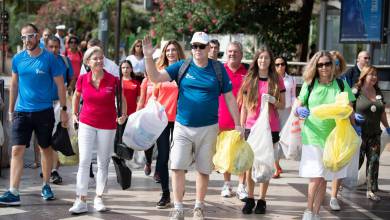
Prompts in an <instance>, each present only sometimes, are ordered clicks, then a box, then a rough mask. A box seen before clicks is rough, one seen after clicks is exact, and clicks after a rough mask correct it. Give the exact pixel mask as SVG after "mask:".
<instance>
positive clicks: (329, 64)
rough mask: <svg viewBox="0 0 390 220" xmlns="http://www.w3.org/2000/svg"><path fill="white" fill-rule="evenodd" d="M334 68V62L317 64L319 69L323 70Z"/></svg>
mask: <svg viewBox="0 0 390 220" xmlns="http://www.w3.org/2000/svg"><path fill="white" fill-rule="evenodd" d="M330 66H332V62H330V61H329V62H326V63H317V68H320V69H321V68H323V67H330Z"/></svg>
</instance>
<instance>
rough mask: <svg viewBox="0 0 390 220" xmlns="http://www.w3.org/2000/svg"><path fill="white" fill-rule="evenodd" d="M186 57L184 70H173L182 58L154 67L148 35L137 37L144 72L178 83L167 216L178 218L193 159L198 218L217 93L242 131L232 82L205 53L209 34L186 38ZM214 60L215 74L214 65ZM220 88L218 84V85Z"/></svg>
mask: <svg viewBox="0 0 390 220" xmlns="http://www.w3.org/2000/svg"><path fill="white" fill-rule="evenodd" d="M191 48H192V50H191V51H192V55H193V56H192V61H191V62H190V63H189V66H188V68H186V69H187V70H186V71H185V72H184V75H183V76H182V77H181V78H180V79H179V72H180V69H181V67H182V65H184V64H185V62H186V61H184V60H182V61H179V62H176V63H175V64H172V65H170V66H168V67H167V68H166V69H164V70H161V71H160V72H159V71H158V70H157V69H156V67H155V64H154V63H153V58H152V54H153V48H152V43H151V40H150V37H149V36H146V37H145V38H144V40H143V52H144V57H145V64H146V72H147V74H148V76H149V79H150V80H151V81H152V82H154V83H158V82H164V81H172V80H176V82H177V83H178V85H179V98H178V106H177V115H176V121H175V128H174V131H173V145H172V148H171V154H170V157H169V158H171V167H170V168H171V170H172V188H173V197H174V206H175V207H174V211H173V212H172V213H171V219H184V209H183V197H184V189H185V172H186V171H187V170H189V168H190V166H191V165H192V164H193V162H195V168H196V170H197V177H196V201H195V207H194V212H193V213H194V219H204V206H205V205H204V199H205V196H206V192H207V187H208V182H209V175H210V174H211V172H212V171H213V168H214V166H213V162H212V157H213V155H214V153H215V144H216V140H217V135H218V97H219V95H220V94H223V96H224V98H225V101H226V104H227V106H228V109H229V113H230V114H231V115H232V117H233V120H234V125H235V129H237V130H239V131H240V132H241V134H242V135H243V129H242V127H241V126H240V122H239V113H238V107H237V103H236V99H235V98H234V95H233V93H232V83H231V81H230V79H229V76H228V75H227V73H226V70H225V68H223V65H222V63H219V62H218V61H213V60H211V59H209V58H208V52H209V51H210V45H209V37H208V35H207V34H206V33H204V32H196V33H195V34H194V35H193V37H192V40H191ZM213 62H218V63H216V64H215V65H220V66H219V68H220V69H221V72H222V73H221V79H220V80H219V79H218V76H217V74H216V71H215V70H214V65H213ZM221 87H222V88H221Z"/></svg>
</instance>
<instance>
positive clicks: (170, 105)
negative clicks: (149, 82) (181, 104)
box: [153, 40, 185, 209]
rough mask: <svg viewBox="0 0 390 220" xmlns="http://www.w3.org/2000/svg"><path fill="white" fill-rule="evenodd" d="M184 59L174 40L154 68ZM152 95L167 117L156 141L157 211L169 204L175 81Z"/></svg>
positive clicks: (176, 92)
mask: <svg viewBox="0 0 390 220" xmlns="http://www.w3.org/2000/svg"><path fill="white" fill-rule="evenodd" d="M182 59H185V56H184V52H183V49H182V47H181V46H180V44H179V43H178V42H177V41H176V40H170V41H168V42H167V43H166V44H165V46H164V47H163V49H162V52H161V55H160V57H159V59H158V60H157V63H156V66H157V69H158V70H159V71H160V70H162V69H164V68H165V67H167V66H169V65H171V64H173V63H175V62H177V61H179V60H182ZM153 93H154V95H155V96H156V98H157V101H158V102H159V103H161V104H162V105H163V106H164V107H165V112H166V113H167V116H168V125H167V127H166V128H165V129H164V131H163V132H162V134H161V135H160V137H159V138H158V139H157V148H158V156H157V163H156V172H155V175H154V176H155V180H156V181H159V182H160V183H161V190H162V196H161V199H160V201H159V202H158V203H157V208H158V209H164V208H168V207H169V206H170V204H171V198H170V192H169V172H168V160H169V150H170V146H171V141H170V140H171V139H170V137H171V135H172V133H173V127H174V123H175V119H176V108H177V96H178V93H179V91H178V88H177V84H176V82H175V81H172V82H163V83H159V84H157V85H156V86H155V88H154V91H153Z"/></svg>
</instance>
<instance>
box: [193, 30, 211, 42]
mask: <svg viewBox="0 0 390 220" xmlns="http://www.w3.org/2000/svg"><path fill="white" fill-rule="evenodd" d="M190 43H191V44H193V43H201V44H208V43H209V35H207V34H206V33H205V32H195V33H194V36H192V40H191V42H190Z"/></svg>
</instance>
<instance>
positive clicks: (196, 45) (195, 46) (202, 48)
mask: <svg viewBox="0 0 390 220" xmlns="http://www.w3.org/2000/svg"><path fill="white" fill-rule="evenodd" d="M206 47H207V45H206V44H192V45H191V49H193V50H196V49H198V48H199V49H201V50H204V49H205V48H206Z"/></svg>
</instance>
